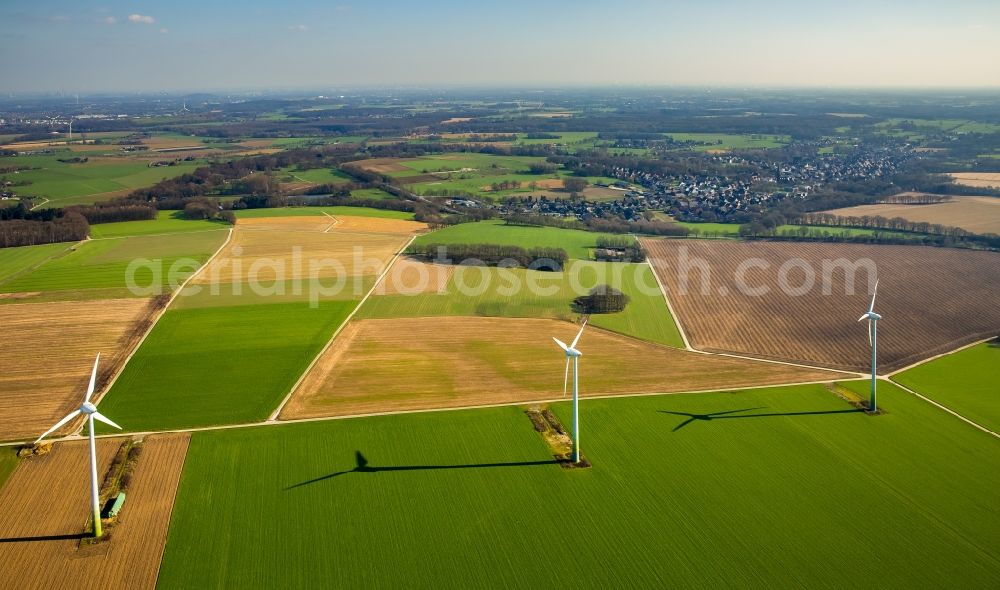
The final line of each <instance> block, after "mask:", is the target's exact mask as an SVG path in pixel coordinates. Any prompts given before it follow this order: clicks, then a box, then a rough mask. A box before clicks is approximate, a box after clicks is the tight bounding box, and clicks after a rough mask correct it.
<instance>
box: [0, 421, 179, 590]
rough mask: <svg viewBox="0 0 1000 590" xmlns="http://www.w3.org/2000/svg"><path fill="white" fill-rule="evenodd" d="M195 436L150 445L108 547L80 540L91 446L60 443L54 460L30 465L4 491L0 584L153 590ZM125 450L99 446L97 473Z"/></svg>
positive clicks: (109, 443) (152, 440)
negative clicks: (187, 455)
mask: <svg viewBox="0 0 1000 590" xmlns="http://www.w3.org/2000/svg"><path fill="white" fill-rule="evenodd" d="M189 438H190V437H189V436H188V435H186V434H171V435H160V436H151V437H149V438H147V439H146V442H145V443H144V444H143V449H142V454H141V455H140V456H139V461H138V463H137V465H136V467H135V471H134V474H133V478H132V483H131V485H130V487H129V490H128V494H127V496H128V499H127V500H126V502H125V507H124V508H123V509H122V511H121V513H120V515H119V517H118V521H117V523H115V525H114V526H113V527H112V528H111V529H110V530H109V531H108V532H107V533H106V534H107V535H108V538H107V539H106V540H105V541H103V542H101V543H98V544H96V545H90V546H84V547H83V548H80V545H79V536H80V535H81V534H83V533H85V527H86V526H87V523H88V520H89V515H90V507H89V501H90V500H89V499H90V474H89V473H88V469H87V461H88V452H87V443H86V442H85V441H80V442H75V441H74V442H70V443H58V444H57V445H55V447H54V448H53V450H52V452H51V453H49V454H48V455H46V456H43V457H33V458H31V459H27V460H24V461H23V462H22V463H21V464H20V465H18V467H17V469H16V470H15V471H14V473H13V474H12V475H11V476H10V479H9V480H8V481H7V484H6V485H5V486H4V487H3V489H2V490H0V581H2V583H0V586H3V587H4V588H66V589H72V590H78V589H81V588H129V589H136V588H153V587H155V585H156V576H157V573H158V571H159V569H160V558H161V557H162V556H163V547H164V545H165V544H166V540H167V527H168V525H169V524H170V513H171V510H172V508H173V504H174V496H175V495H176V492H177V484H178V482H179V481H180V475H181V468H182V467H183V466H184V456H185V454H186V453H187V447H188V440H189ZM120 444H121V441H120V439H117V440H102V441H99V442H98V445H97V449H98V465H97V468H98V474H99V475H100V474H103V473H104V472H105V471H106V470H107V468H108V465H109V464H110V462H111V457H112V456H113V455H114V452H115V451H116V450H117V449H118V446H119V445H120ZM53 537H55V538H53Z"/></svg>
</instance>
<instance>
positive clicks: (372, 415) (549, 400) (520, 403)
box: [0, 340, 858, 447]
mask: <svg viewBox="0 0 1000 590" xmlns="http://www.w3.org/2000/svg"><path fill="white" fill-rule="evenodd" d="M331 342H332V340H331ZM317 358H318V357H317ZM307 372H308V371H307ZM840 381H845V380H844V379H821V380H813V381H796V382H793V383H776V384H772V385H747V386H740V387H725V388H722V389H718V388H715V389H692V390H688V391H670V392H662V391H660V392H657V391H643V392H637V393H614V394H605V395H593V396H590V395H588V396H584V397H583V398H582V399H583V400H604V399H618V398H633V397H654V396H663V395H690V394H698V393H726V392H734V391H752V390H755V389H771V388H777V387H798V386H802V385H823V384H827V383H837V382H840ZM847 381H858V379H848V380H847ZM565 401H566V398H564V397H562V396H560V397H551V398H545V399H536V400H521V401H515V402H504V403H499V404H479V405H469V406H455V407H446V408H419V409H415V410H392V411H388V412H366V413H363V414H348V415H344V416H316V417H312V418H292V419H288V420H270V419H268V420H264V421H263V422H246V423H242V424H217V425H215V426H197V427H194V428H177V429H173V430H147V431H138V432H129V433H126V434H99V435H97V436H96V438H98V439H102V438H120V437H140V438H141V437H144V436H152V435H155V434H175V433H179V434H183V433H187V432H192V433H193V432H211V431H216V430H234V429H238V428H257V427H262V426H285V425H289V424H302V423H306V422H327V421H331V420H352V419H356V418H376V417H380V416H397V415H403V414H424V413H430V412H457V411H464V410H480V409H487V408H507V407H519V406H527V405H531V404H555V403H562V402H565ZM50 440H51V442H54V443H55V442H70V441H78V440H81V437H80V436H79V435H68V436H64V437H61V438H53V439H50ZM22 444H24V442H23V441H22V442H4V443H0V447H10V446H15V445H22Z"/></svg>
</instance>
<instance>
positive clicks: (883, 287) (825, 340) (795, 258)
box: [642, 239, 1000, 371]
mask: <svg viewBox="0 0 1000 590" xmlns="http://www.w3.org/2000/svg"><path fill="white" fill-rule="evenodd" d="M642 243H643V246H644V247H645V248H646V250H647V252H649V256H650V259H651V261H652V263H653V267H654V269H655V270H656V273H657V275H658V276H659V277H660V281H661V282H662V283H663V285H664V287H665V288H666V289H667V295H668V297H669V299H670V302H671V303H672V304H673V307H674V310H675V311H676V313H677V315H678V317H677V318H676V319H677V320H678V321H679V323H680V325H681V327H682V328H683V329H684V331H685V333H686V334H687V337H688V340H689V341H690V342H691V345H692V346H693V347H694V348H697V349H700V350H707V351H714V352H733V353H739V354H745V355H750V356H757V357H762V358H769V359H779V360H786V361H794V362H800V363H805V364H812V365H818V366H825V367H834V368H839V369H848V370H856V371H865V370H867V369H869V368H870V362H871V361H870V358H871V349H870V348H869V345H868V337H867V335H866V333H867V326H866V324H865V323H863V322H862V323H859V322H858V321H857V319H858V317H859V316H861V314H863V313H864V312H865V311H866V310H867V309H868V305H869V303H870V301H871V291H870V288H871V287H870V284H871V285H873V284H874V280H875V276H874V275H877V276H878V278H879V280H880V282H879V288H878V299H877V301H876V302H875V311H876V312H878V313H880V314H881V315H882V317H883V319H882V321H880V322H879V324H878V355H879V369H880V370H882V371H890V370H893V369H897V368H901V367H904V366H907V365H909V364H912V363H915V362H917V361H920V360H922V359H925V358H929V357H931V356H934V355H936V354H940V353H943V352H947V351H949V350H953V349H955V348H958V347H960V346H962V345H964V344H968V343H970V342H974V341H976V340H979V339H982V338H986V337H989V336H993V335H995V334H997V333H998V332H1000V306H998V305H997V298H996V286H997V285H998V284H1000V253H996V252H978V251H969V250H958V249H949V248H931V247H924V246H871V245H861V244H819V243H791V242H767V241H756V242H738V241H733V240H726V241H722V240H655V239H644V240H642ZM685 261H686V263H685ZM866 261H867V262H866ZM838 262H847V263H851V264H853V263H860V264H861V265H862V267H860V268H861V270H859V271H858V272H854V271H853V270H847V271H845V270H844V269H845V268H849V267H845V266H840V267H837V268H835V266H834V263H838ZM685 264H686V265H687V267H688V270H687V271H686V272H685V270H684V267H685ZM783 265H785V267H784V268H785V269H786V271H785V272H784V273H783V272H782V271H781V269H782V268H783ZM824 265H826V268H827V269H828V272H824V270H823V269H824ZM806 268H808V269H810V270H809V271H807V270H805V269H806ZM868 268H870V269H871V270H873V271H874V275H873V276H872V277H871V283H869V272H868V270H867V269H868ZM705 270H707V274H706V273H705V272H704V271H705ZM741 270H742V272H741ZM810 272H811V273H813V275H812V277H813V281H812V282H813V285H812V286H811V287H809V288H806V287H807V286H808V284H809V273H810ZM741 274H742V277H743V278H742V280H740V275H741ZM824 274H825V275H827V277H828V279H827V280H824ZM849 275H853V277H854V278H855V284H854V285H853V287H852V286H851V285H850V281H849V280H848V278H847V277H848V276H849ZM782 276H785V278H786V281H785V285H786V286H787V287H789V288H790V289H791V290H788V289H784V288H783V287H782V286H781V277H782ZM685 277H686V284H685ZM703 277H704V278H705V280H704V281H703ZM824 284H825V285H826V288H824ZM755 292H756V293H760V294H759V295H754V293H755Z"/></svg>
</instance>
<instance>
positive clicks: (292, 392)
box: [266, 235, 417, 423]
mask: <svg viewBox="0 0 1000 590" xmlns="http://www.w3.org/2000/svg"><path fill="white" fill-rule="evenodd" d="M415 239H417V236H416V235H413V236H410V239H409V240H407V241H406V243H405V244H403V246H402V247H401V248H400V249H399V251H398V252H396V255H395V256H393V257H392V259H391V260H390V261H389V264H386V265H385V268H384V269H383V270H382V274H380V275H379V276H378V278H377V279H375V283H374V284H372V288H371V289H369V290H368V292H367V293H365V296H364V297H362V298H361V301H359V302H358V304H357V305H356V306H354V309H352V310H351V313H350V314H348V316H347V317H346V318H344V321H342V322H340V325H339V326H337V329H336V330H334V332H333V335H332V336H330V339H329V340H327V342H326V345H324V346H323V348H322V350H320V351H319V353H317V354H316V356H314V357H313V359H312V361H310V362H309V366H308V367H306V370H305V371H303V372H302V374H301V375H299V378H298V379H297V380H296V381H295V384H294V385H292V388H291V390H290V391H289V392H288V395H286V396H285V399H283V400H281V403H280V404H278V407H277V409H275V410H274V412H272V413H271V415H270V416H269V417H268V419H267V421H266V422H276V421H277V420H278V415H279V414H281V410H283V409H285V406H286V405H287V404H288V400H290V399H292V396H293V395H295V391H296V390H298V388H299V386H300V385H302V382H303V381H305V378H306V375H308V374H309V372H310V371H312V370H313V367H315V366H316V363H318V362H319V359H320V358H322V357H323V355H324V354H326V351H327V350H329V349H330V347H331V346H333V342H334V341H335V340H336V339H337V336H339V335H340V332H341V331H343V329H344V326H346V325H347V324H348V323H349V322H350V321H351V320H352V319H353V318H354V316H355V314H357V313H358V310H359V309H361V306H362V305H364V304H365V302H366V301H368V298H369V297H371V295H372V293H374V292H375V289H376V288H377V287H378V286H379V283H381V282H382V281H383V280H384V279H385V277H386V275H388V274H389V270H391V269H392V265H393V264H396V261H397V260H399V257H400V256H402V255H403V253H404V252H406V249H407V248H409V247H410V244H412V243H413V240H415ZM282 423H284V421H282Z"/></svg>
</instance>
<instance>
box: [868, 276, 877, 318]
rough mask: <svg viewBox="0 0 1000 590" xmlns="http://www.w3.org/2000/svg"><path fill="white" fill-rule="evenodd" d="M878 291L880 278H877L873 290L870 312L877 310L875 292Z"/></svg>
mask: <svg viewBox="0 0 1000 590" xmlns="http://www.w3.org/2000/svg"><path fill="white" fill-rule="evenodd" d="M876 293H878V279H875V289H874V290H873V291H872V304H871V305H869V306H868V313H871V312H873V311H875V294H876Z"/></svg>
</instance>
